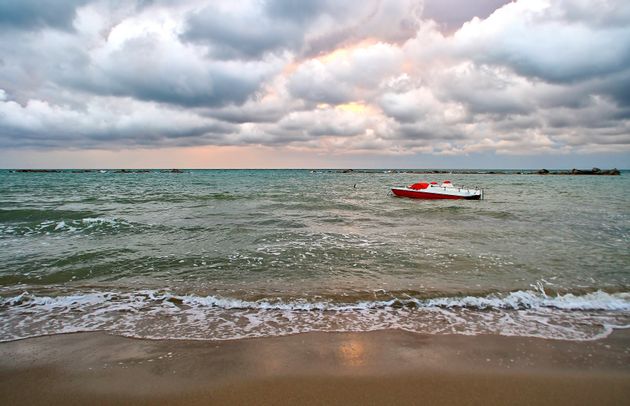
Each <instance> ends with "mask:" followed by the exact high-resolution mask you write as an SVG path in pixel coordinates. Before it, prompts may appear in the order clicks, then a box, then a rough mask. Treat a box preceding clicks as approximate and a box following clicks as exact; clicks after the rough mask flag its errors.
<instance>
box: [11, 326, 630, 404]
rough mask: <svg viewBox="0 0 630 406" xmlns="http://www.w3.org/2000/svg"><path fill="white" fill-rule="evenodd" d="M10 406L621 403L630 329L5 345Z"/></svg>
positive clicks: (629, 376) (62, 339)
mask: <svg viewBox="0 0 630 406" xmlns="http://www.w3.org/2000/svg"><path fill="white" fill-rule="evenodd" d="M0 392H1V393H2V397H3V399H4V402H5V404H86V403H91V404H129V403H134V404H193V405H195V404H269V405H270V404H305V405H318V404H340V405H341V404H398V405H407V404H409V405H411V404H443V405H456V404H457V405H466V404H470V405H482V404H483V405H505V404H511V405H529V404H536V405H562V404H567V405H568V404H571V405H594V404H598V405H619V404H623V403H626V402H627V401H628V399H630V331H628V330H619V331H615V332H614V333H613V334H612V335H611V336H610V337H608V338H606V339H602V340H595V341H586V342H575V341H561V340H549V339H538V338H526V337H504V336H492V335H480V336H461V335H442V336H438V335H422V334H416V333H409V332H403V331H399V330H387V331H375V332H360V333H352V332H344V333H307V334H298V335H292V336H286V337H269V338H256V339H245V340H228V341H185V340H145V339H132V338H124V337H119V336H112V335H109V334H106V333H102V332H92V333H74V334H62V335H53V336H44V337H37V338H31V339H25V340H18V341H13V342H6V343H2V344H0Z"/></svg>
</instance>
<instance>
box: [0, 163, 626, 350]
mask: <svg viewBox="0 0 630 406" xmlns="http://www.w3.org/2000/svg"><path fill="white" fill-rule="evenodd" d="M445 179H449V180H451V181H453V183H454V184H455V185H456V186H459V185H461V186H479V187H482V188H483V189H484V190H485V200H482V201H422V200H414V199H405V198H396V197H393V196H392V195H391V194H390V193H389V188H390V187H391V186H395V185H406V184H411V183H414V182H417V181H419V180H429V181H430V180H436V181H442V180H445ZM629 248H630V173H628V172H622V175H621V176H538V175H516V174H511V175H479V174H477V175H464V174H452V175H442V174H439V175H419V174H402V173H382V172H378V171H377V172H374V173H359V172H354V173H338V172H337V171H320V172H311V171H308V170H225V171H224V170H208V171H201V170H199V171H185V173H163V172H159V171H153V172H150V173H113V172H111V171H109V172H106V173H100V172H93V173H70V172H62V173H13V172H10V171H0V296H1V299H0V300H1V302H0V326H1V327H2V328H1V329H0V339H3V340H10V339H16V338H22V337H28V336H34V335H41V334H52V333H59V332H68V331H86V330H87V331H91V330H106V331H111V332H113V333H118V334H124V335H130V336H138V337H153V338H165V337H168V338H193V339H229V338H241V337H254V336H267V335H280V334H291V333H298V332H303V331H313V330H317V331H339V330H341V331H346V330H353V331H355V330H358V331H363V330H373V329H381V328H401V329H405V330H409V331H417V332H422V333H434V334H441V333H462V334H479V333H493V334H506V335H524V336H541V337H551V338H567V339H575V340H581V339H592V338H596V337H600V336H602V335H605V334H607V333H609V332H610V330H611V328H613V327H622V326H626V325H628V324H630V249H629Z"/></svg>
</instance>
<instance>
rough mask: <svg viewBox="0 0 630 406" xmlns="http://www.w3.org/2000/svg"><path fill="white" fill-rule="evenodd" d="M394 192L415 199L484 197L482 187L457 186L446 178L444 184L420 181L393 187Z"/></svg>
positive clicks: (479, 198) (474, 198)
mask: <svg viewBox="0 0 630 406" xmlns="http://www.w3.org/2000/svg"><path fill="white" fill-rule="evenodd" d="M392 192H393V193H394V195H396V196H400V197H411V198H413V199H465V200H481V199H483V190H482V189H479V188H474V189H468V188H462V187H455V186H453V183H451V181H450V180H445V181H444V182H442V184H438V183H437V182H419V183H414V184H413V185H409V186H406V187H393V188H392Z"/></svg>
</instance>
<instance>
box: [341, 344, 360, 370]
mask: <svg viewBox="0 0 630 406" xmlns="http://www.w3.org/2000/svg"><path fill="white" fill-rule="evenodd" d="M338 354H339V358H340V359H341V362H342V363H343V364H344V365H347V366H353V367H356V366H361V365H364V364H365V344H364V343H363V342H361V341H359V340H355V339H351V340H348V341H346V342H343V343H341V344H340V345H339V349H338Z"/></svg>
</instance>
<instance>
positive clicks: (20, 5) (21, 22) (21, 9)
mask: <svg viewBox="0 0 630 406" xmlns="http://www.w3.org/2000/svg"><path fill="white" fill-rule="evenodd" d="M87 2H88V0H55V1H50V2H42V1H41V0H0V29H1V28H13V29H23V30H31V29H39V28H44V27H52V28H57V29H61V30H70V29H72V21H73V20H74V18H75V16H76V9H77V8H78V7H79V6H81V5H83V4H85V3H87Z"/></svg>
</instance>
